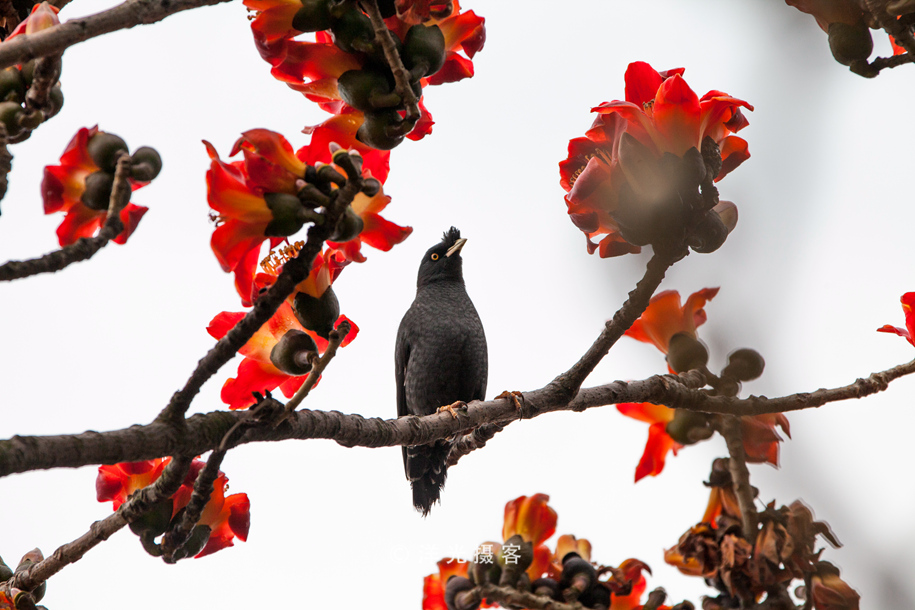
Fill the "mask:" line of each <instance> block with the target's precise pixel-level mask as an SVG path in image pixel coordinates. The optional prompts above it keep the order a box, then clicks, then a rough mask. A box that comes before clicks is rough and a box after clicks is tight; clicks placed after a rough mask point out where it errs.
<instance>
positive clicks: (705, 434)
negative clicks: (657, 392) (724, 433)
mask: <svg viewBox="0 0 915 610" xmlns="http://www.w3.org/2000/svg"><path fill="white" fill-rule="evenodd" d="M665 430H666V431H667V434H668V435H669V436H670V437H671V438H672V439H674V440H675V441H677V442H678V443H680V444H681V445H693V444H695V443H698V442H699V441H704V440H706V439H708V438H711V436H712V434H714V433H715V431H714V430H712V428H711V427H710V426H709V419H708V415H706V414H705V413H698V412H696V411H689V410H687V409H675V410H674V418H673V419H672V420H670V421H669V422H667V426H666V427H665Z"/></svg>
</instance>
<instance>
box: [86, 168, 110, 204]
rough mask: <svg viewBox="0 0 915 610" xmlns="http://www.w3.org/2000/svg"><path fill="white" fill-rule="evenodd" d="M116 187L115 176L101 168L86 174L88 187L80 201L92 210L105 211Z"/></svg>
mask: <svg viewBox="0 0 915 610" xmlns="http://www.w3.org/2000/svg"><path fill="white" fill-rule="evenodd" d="M113 187H114V176H112V175H111V174H110V173H108V172H106V171H102V170H99V171H97V172H92V173H91V174H89V175H88V176H86V189H85V190H84V191H83V194H82V196H81V197H80V201H82V202H83V203H84V204H86V207H87V208H89V209H90V210H97V211H100V212H101V211H104V210H107V209H108V205H109V203H110V202H111V189H112V188H113Z"/></svg>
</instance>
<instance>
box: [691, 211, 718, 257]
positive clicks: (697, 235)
mask: <svg viewBox="0 0 915 610" xmlns="http://www.w3.org/2000/svg"><path fill="white" fill-rule="evenodd" d="M727 238H728V228H727V226H725V224H724V222H723V221H722V220H721V216H719V215H718V213H717V212H715V211H714V210H709V211H708V212H706V213H705V216H703V217H702V219H701V220H700V221H699V223H698V224H697V225H696V228H695V230H694V231H693V232H692V234H691V235H690V236H689V238H688V239H687V243H688V244H689V247H690V248H692V249H693V250H695V251H696V252H698V253H700V254H708V253H710V252H714V251H715V250H717V249H718V248H720V247H721V246H723V245H724V242H725V241H726V240H727Z"/></svg>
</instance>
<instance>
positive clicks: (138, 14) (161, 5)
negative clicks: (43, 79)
mask: <svg viewBox="0 0 915 610" xmlns="http://www.w3.org/2000/svg"><path fill="white" fill-rule="evenodd" d="M227 1H228V0H127V2H124V3H123V4H119V5H118V6H115V7H114V8H110V9H108V10H107V11H102V12H101V13H96V14H95V15H90V16H88V17H81V18H79V19H71V20H69V21H67V22H66V23H62V24H60V25H58V26H55V27H53V28H48V29H46V30H42V31H40V32H36V33H34V34H22V35H19V36H16V37H15V38H13V39H12V40H10V41H8V42H3V43H0V69H3V68H6V67H9V66H12V65H14V64H19V63H25V62H27V61H29V60H31V59H35V58H36V57H44V56H46V55H60V54H61V53H63V52H64V51H65V50H66V49H67V48H68V47H71V46H73V45H75V44H77V43H79V42H83V41H85V40H89V39H90V38H95V37H96V36H101V35H102V34H108V33H110V32H116V31H117V30H124V29H127V28H132V27H134V26H135V25H141V24H150V23H156V22H157V21H161V20H162V19H165V18H166V17H168V16H169V15H173V14H174V13H179V12H181V11H186V10H188V9H192V8H198V7H201V6H212V5H214V4H220V3H222V2H227Z"/></svg>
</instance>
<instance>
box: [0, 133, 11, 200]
mask: <svg viewBox="0 0 915 610" xmlns="http://www.w3.org/2000/svg"><path fill="white" fill-rule="evenodd" d="M9 143H10V138H9V134H8V133H7V131H6V125H3V124H2V123H0V199H3V198H4V197H6V189H7V187H8V186H9V178H8V175H9V173H10V172H11V171H12V170H13V154H12V153H11V152H10V150H9V148H8V147H7V146H8V144H9Z"/></svg>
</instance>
